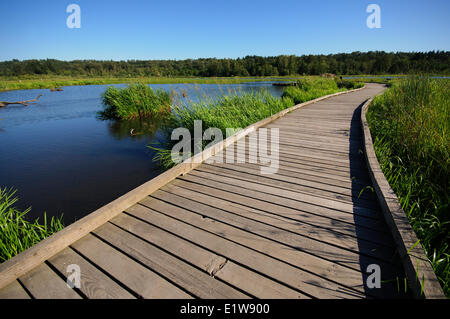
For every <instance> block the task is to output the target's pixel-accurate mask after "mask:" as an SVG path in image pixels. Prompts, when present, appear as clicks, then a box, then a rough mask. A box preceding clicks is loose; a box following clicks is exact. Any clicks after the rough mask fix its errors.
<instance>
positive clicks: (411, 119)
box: [367, 76, 450, 296]
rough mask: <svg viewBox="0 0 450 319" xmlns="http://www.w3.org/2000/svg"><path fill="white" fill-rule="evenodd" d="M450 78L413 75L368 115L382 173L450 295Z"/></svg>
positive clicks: (399, 83) (374, 103)
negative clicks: (439, 78)
mask: <svg viewBox="0 0 450 319" xmlns="http://www.w3.org/2000/svg"><path fill="white" fill-rule="evenodd" d="M449 100H450V81H449V80H442V79H441V80H438V79H430V78H427V77H422V76H414V77H410V78H407V79H404V80H399V81H398V82H396V83H395V84H394V86H393V87H392V88H391V89H389V90H388V91H386V92H385V93H384V94H383V95H381V96H379V97H377V98H375V99H374V101H373V103H372V105H371V106H370V108H369V111H368V114H367V119H368V122H369V125H370V130H371V133H372V136H373V139H374V147H375V151H376V153H377V157H378V160H379V162H380V165H381V168H382V170H383V173H384V175H385V176H386V178H387V180H388V182H389V184H390V185H391V187H392V189H393V190H394V191H395V193H396V194H397V196H398V198H399V201H400V203H401V205H402V207H403V209H404V211H405V213H406V214H407V216H408V218H409V221H410V223H411V225H412V227H413V229H414V231H415V232H416V234H417V237H418V238H419V240H420V241H421V243H422V245H423V247H424V249H425V251H426V253H427V256H428V258H429V260H430V262H431V264H432V266H433V268H434V271H435V273H436V275H437V277H438V279H439V282H440V283H441V285H442V287H443V289H444V292H445V294H446V295H447V296H450V249H449V244H450V214H449V190H450V174H449V173H450V165H449V164H450V163H449V152H450V139H449V133H450V132H449V125H450V124H449V123H450V118H449V109H450V105H449Z"/></svg>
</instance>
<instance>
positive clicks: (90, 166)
mask: <svg viewBox="0 0 450 319" xmlns="http://www.w3.org/2000/svg"><path fill="white" fill-rule="evenodd" d="M114 86H118V87H122V86H124V85H114ZM150 86H151V87H152V88H154V89H157V88H162V89H164V90H168V91H172V90H176V91H180V89H181V90H183V91H184V92H185V93H186V94H187V97H188V98H189V99H192V100H197V99H198V98H199V97H201V96H210V97H216V96H219V95H222V93H228V92H231V91H238V92H246V91H252V90H257V89H260V88H266V89H268V90H269V91H270V92H271V93H272V94H273V95H275V96H280V95H281V94H282V91H283V89H282V88H279V87H275V86H272V82H255V83H244V84H228V85H220V86H218V85H216V84H160V85H156V84H155V85H150ZM106 87H107V85H90V86H70V87H63V90H64V91H61V92H50V90H23V91H10V92H1V93H0V101H22V100H28V99H34V98H35V97H36V96H38V95H39V94H43V96H42V97H41V98H40V99H39V100H38V103H37V104H31V105H30V106H28V107H25V106H21V105H10V106H7V107H6V108H2V109H0V119H1V120H0V163H1V165H0V187H2V188H3V187H7V188H10V187H13V188H15V189H17V190H18V195H19V198H20V200H19V202H18V206H19V207H20V208H22V209H24V208H27V207H30V206H32V211H31V213H30V214H29V217H30V218H33V219H34V218H37V217H41V218H42V215H43V212H44V211H46V212H47V216H59V215H61V214H63V215H64V223H65V224H66V225H68V224H70V223H72V222H73V221H75V220H77V219H80V218H81V217H83V216H85V215H87V214H89V213H91V212H92V211H94V210H96V209H97V208H99V207H101V206H103V205H105V204H107V203H109V202H111V201H112V200H114V199H116V198H117V197H119V196H121V195H123V194H125V193H126V192H128V191H130V190H132V189H133V188H135V187H137V186H139V185H141V184H143V183H144V182H146V181H148V180H150V179H151V178H153V177H155V176H157V175H158V174H160V173H161V171H160V169H159V168H158V167H157V165H156V164H155V163H154V162H152V157H153V155H154V152H153V151H152V150H150V149H148V148H147V147H146V145H148V144H151V143H155V142H161V141H163V139H164V136H165V135H164V134H163V133H162V132H161V131H160V130H159V129H158V124H157V123H151V122H148V123H144V124H142V123H139V122H137V123H136V122H116V121H104V120H100V119H99V118H98V115H97V113H98V111H100V110H102V104H101V94H102V93H103V92H104V91H105V89H106ZM143 126H145V132H146V133H145V134H142V135H138V136H131V135H130V130H131V129H134V132H136V131H137V132H139V131H141V130H142V127H143Z"/></svg>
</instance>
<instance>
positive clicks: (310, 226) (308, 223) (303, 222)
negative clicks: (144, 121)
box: [155, 185, 393, 248]
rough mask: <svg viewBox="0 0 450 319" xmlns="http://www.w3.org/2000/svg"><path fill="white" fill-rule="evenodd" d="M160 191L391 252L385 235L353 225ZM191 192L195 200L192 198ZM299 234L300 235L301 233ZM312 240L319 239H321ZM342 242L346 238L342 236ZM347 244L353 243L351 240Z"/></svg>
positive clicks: (183, 191) (186, 191)
mask: <svg viewBox="0 0 450 319" xmlns="http://www.w3.org/2000/svg"><path fill="white" fill-rule="evenodd" d="M162 190H164V191H168V192H171V193H174V194H179V195H180V196H183V197H186V198H192V199H193V200H195V201H199V202H202V203H204V204H207V205H210V206H215V207H218V208H221V209H224V210H227V211H231V212H235V213H236V214H240V215H242V216H244V217H247V218H252V219H254V220H257V221H262V219H261V218H262V216H266V220H267V222H266V223H268V224H269V225H273V226H275V225H277V224H281V225H285V227H288V229H290V231H293V232H296V233H298V230H299V229H302V228H305V230H306V234H308V233H309V232H308V230H310V231H311V232H312V233H314V234H317V233H325V234H327V236H329V234H328V232H331V233H332V234H334V233H337V234H339V236H341V235H347V236H351V237H354V238H355V239H361V240H367V241H370V242H372V243H375V244H382V245H386V246H387V247H391V248H392V246H393V243H392V239H391V238H390V236H387V235H388V234H387V233H380V232H377V231H373V230H371V229H368V228H365V227H360V226H358V225H355V224H350V223H342V222H340V221H337V220H332V219H330V218H327V217H323V216H317V215H311V214H307V213H303V212H298V213H297V214H295V215H291V216H285V215H284V214H280V213H278V212H276V211H272V212H270V213H269V212H266V211H262V210H257V209H254V208H251V207H248V206H243V205H240V204H238V203H235V202H230V201H227V200H226V199H221V198H218V197H213V196H209V195H207V194H203V193H199V192H195V191H194V190H189V189H186V188H183V187H177V186H175V185H168V186H167V187H166V188H164V189H162ZM194 192H195V194H196V196H193V195H194V194H193V193H194ZM155 195H156V193H155ZM300 234H302V233H301V232H300ZM327 236H326V237H327ZM334 236H338V235H334ZM334 236H333V237H334ZM314 237H315V236H314ZM315 238H316V239H319V238H320V236H318V237H315ZM344 238H346V237H345V236H344ZM347 240H349V241H350V242H352V239H347ZM332 242H333V244H336V241H335V240H332Z"/></svg>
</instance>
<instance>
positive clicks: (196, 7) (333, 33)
mask: <svg viewBox="0 0 450 319" xmlns="http://www.w3.org/2000/svg"><path fill="white" fill-rule="evenodd" d="M71 3H76V4H78V5H79V6H80V7H81V28H80V29H69V28H67V26H66V19H67V17H68V16H69V14H68V13H66V7H67V6H68V5H69V4H71ZM371 3H375V4H378V5H379V6H380V7H381V26H382V28H381V29H369V28H367V26H366V18H367V16H368V15H369V14H368V13H366V7H367V5H368V4H371ZM449 13H450V1H448V0H427V1H424V0H408V1H406V0H370V1H361V0H342V1H338V0H334V1H325V0H321V1H312V0H309V1H302V0H295V1H291V0H269V1H267V0H257V1H252V0H240V1H236V0H221V1H217V0H204V1H192V0H182V1H178V0H173V1H167V0H166V1H155V0H127V1H123V0H121V1H119V0H70V1H65V0H34V1H25V0H1V1H0V17H1V18H0V60H10V59H14V58H15V59H20V60H22V59H31V58H37V59H42V58H56V59H62V60H73V59H99V60H110V59H112V60H127V59H185V58H199V57H218V58H222V57H230V58H237V57H243V56H246V55H262V56H272V55H279V54H295V55H303V54H310V53H311V54H329V53H339V52H352V51H370V50H384V51H429V50H446V51H449V50H450V19H448V15H449Z"/></svg>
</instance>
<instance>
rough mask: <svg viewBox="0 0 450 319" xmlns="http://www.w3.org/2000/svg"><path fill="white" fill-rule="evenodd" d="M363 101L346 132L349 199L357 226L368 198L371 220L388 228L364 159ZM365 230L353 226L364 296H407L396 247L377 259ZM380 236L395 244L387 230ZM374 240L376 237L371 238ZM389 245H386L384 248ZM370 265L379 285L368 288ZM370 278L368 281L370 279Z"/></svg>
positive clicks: (392, 245) (361, 227)
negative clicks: (377, 269)
mask: <svg viewBox="0 0 450 319" xmlns="http://www.w3.org/2000/svg"><path fill="white" fill-rule="evenodd" d="M364 103H365V101H364V102H363V103H361V104H360V105H359V106H358V107H357V108H356V110H355V112H354V113H353V116H352V122H351V126H350V132H349V144H350V152H349V160H350V174H351V176H352V201H353V205H354V211H353V216H354V221H355V224H356V225H360V224H361V223H360V222H359V221H360V220H361V219H363V218H365V217H362V216H361V215H360V214H361V213H360V211H359V207H364V206H365V204H364V203H367V202H368V201H370V202H371V203H372V205H371V207H372V208H375V209H376V211H377V214H376V216H373V223H374V225H375V224H381V225H383V226H384V227H383V228H384V229H386V230H388V227H387V225H386V223H385V221H384V217H383V215H382V213H381V208H380V206H379V204H378V201H377V197H376V194H375V192H374V190H373V188H372V183H371V182H370V176H369V174H368V169H367V166H366V161H365V158H364V137H363V134H362V129H361V109H362V106H363V105H364ZM365 232H367V228H365V227H363V226H356V235H357V237H358V246H359V247H358V248H359V251H360V260H359V263H360V267H361V273H362V274H363V282H364V290H365V293H366V295H367V296H368V297H369V298H371V297H375V298H408V297H409V292H408V291H406V292H405V278H404V271H403V269H402V266H401V262H400V258H399V256H398V254H397V253H396V250H395V249H392V252H393V253H392V254H390V255H387V256H386V257H385V258H384V259H379V258H376V257H373V256H370V253H371V251H368V250H367V243H368V242H367V241H366V240H362V239H361V238H363V237H364V236H361V234H363V233H365ZM381 236H383V237H385V238H386V239H388V242H389V243H391V245H390V246H391V247H395V245H394V242H393V238H392V235H391V234H390V233H381ZM374 242H376V239H374ZM387 248H389V246H388V247H387ZM371 264H376V265H378V266H380V271H381V288H369V287H368V286H367V280H368V277H369V276H370V275H371V274H372V272H367V267H368V266H369V265H371ZM369 281H371V280H369ZM406 290H407V289H406Z"/></svg>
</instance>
